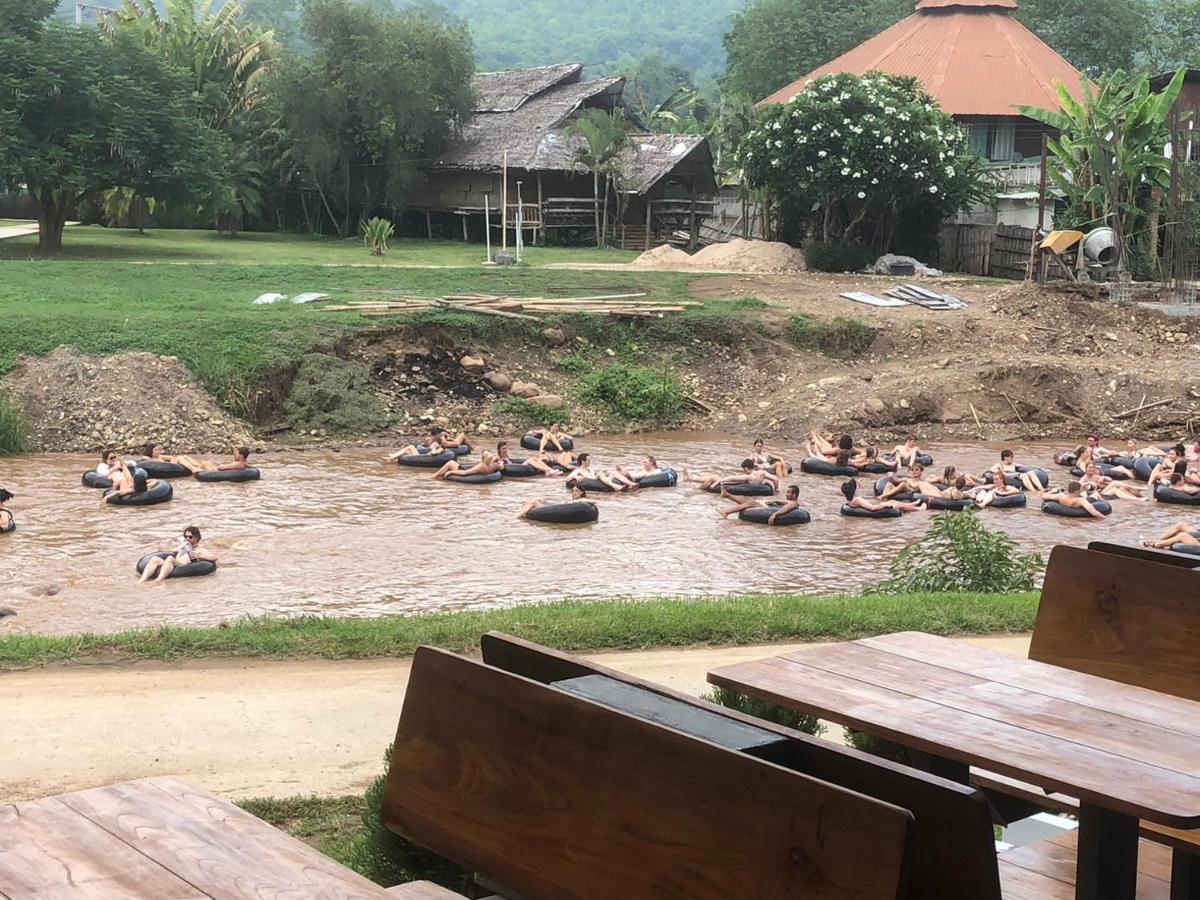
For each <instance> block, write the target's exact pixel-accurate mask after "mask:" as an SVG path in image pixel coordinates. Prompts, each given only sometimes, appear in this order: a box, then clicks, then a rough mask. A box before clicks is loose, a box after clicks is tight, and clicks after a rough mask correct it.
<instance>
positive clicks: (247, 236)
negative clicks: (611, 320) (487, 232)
mask: <svg viewBox="0 0 1200 900" xmlns="http://www.w3.org/2000/svg"><path fill="white" fill-rule="evenodd" d="M3 224H6V220H0V225H3ZM15 224H22V223H15ZM497 249H499V248H498V247H493V252H495V250H497ZM36 256H37V236H36V235H33V236H28V237H19V238H9V239H8V240H6V241H4V242H2V243H0V259H30V258H31V257H33V258H36ZM636 256H637V253H636V252H634V251H630V250H610V249H597V248H595V247H527V248H526V249H525V251H524V252H523V254H522V258H523V259H524V261H525V262H526V263H527V264H528V265H530V266H540V265H545V264H547V263H557V262H561V263H597V262H600V263H624V262H630V261H631V260H633V259H634V258H635V257H636ZM57 258H58V259H64V260H106V261H110V262H151V263H186V262H193V263H195V262H208V263H223V264H227V265H229V264H236V265H263V264H270V265H306V266H389V267H395V266H465V267H469V268H479V267H480V264H481V263H482V262H483V261H484V259H485V258H486V249H485V248H484V246H483V245H482V244H467V243H463V242H462V241H427V240H421V239H418V238H404V239H402V240H395V241H392V245H391V249H390V250H389V251H388V252H387V254H386V255H384V256H382V257H380V256H372V255H371V254H370V253H369V252H368V251H367V249H366V248H365V247H364V246H363V243H362V241H360V240H358V239H357V238H354V239H347V240H341V239H339V238H336V237H312V236H310V235H297V234H258V233H253V232H243V233H241V234H239V235H238V236H237V237H235V238H227V237H219V236H218V235H217V233H216V232H215V231H187V230H176V229H157V230H156V229H151V230H149V231H146V232H145V233H144V234H143V233H139V232H137V231H136V230H131V229H123V228H103V227H101V226H99V225H80V226H72V227H70V228H67V229H66V231H65V232H64V234H63V252H62V255H61V256H60V257H57Z"/></svg>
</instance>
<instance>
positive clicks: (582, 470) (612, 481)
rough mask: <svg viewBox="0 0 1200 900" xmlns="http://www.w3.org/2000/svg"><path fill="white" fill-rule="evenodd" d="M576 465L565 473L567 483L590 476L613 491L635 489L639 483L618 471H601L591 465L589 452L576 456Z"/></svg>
mask: <svg viewBox="0 0 1200 900" xmlns="http://www.w3.org/2000/svg"><path fill="white" fill-rule="evenodd" d="M576 461H577V465H576V467H575V468H574V469H572V470H571V471H570V472H569V473H567V484H575V483H576V482H577V481H582V480H583V479H585V478H590V479H592V480H594V481H599V482H600V483H601V484H604V485H607V486H608V487H609V488H611V489H612V490H614V491H617V492H620V491H636V490H637V489H638V487H640V485H639V484H638V483H637V482H636V481H634V480H633V479H632V478H627V477H625V476H624V475H621V474H620V473H619V472H618V473H617V474H615V475H612V474H609V473H607V472H601V471H600V470H599V469H597V468H595V467H593V466H592V456H591V454H590V453H580V454H579V456H578V457H577V458H576Z"/></svg>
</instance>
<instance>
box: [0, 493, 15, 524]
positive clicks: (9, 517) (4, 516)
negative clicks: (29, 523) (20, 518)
mask: <svg viewBox="0 0 1200 900" xmlns="http://www.w3.org/2000/svg"><path fill="white" fill-rule="evenodd" d="M12 498H13V493H12V491H9V490H6V489H5V488H0V531H8V529H9V528H11V527H12V523H13V514H12V512H11V511H10V510H8V509H6V508H5V506H4V504H6V503H7V502H8V501H9V500H11V499H12Z"/></svg>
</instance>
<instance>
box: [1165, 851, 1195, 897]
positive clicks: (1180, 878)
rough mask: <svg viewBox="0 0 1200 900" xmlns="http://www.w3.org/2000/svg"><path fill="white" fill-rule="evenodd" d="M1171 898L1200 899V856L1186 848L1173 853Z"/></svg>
mask: <svg viewBox="0 0 1200 900" xmlns="http://www.w3.org/2000/svg"><path fill="white" fill-rule="evenodd" d="M1171 900H1200V856H1196V855H1195V854H1194V853H1188V852H1186V851H1184V850H1176V851H1175V852H1174V853H1172V854H1171Z"/></svg>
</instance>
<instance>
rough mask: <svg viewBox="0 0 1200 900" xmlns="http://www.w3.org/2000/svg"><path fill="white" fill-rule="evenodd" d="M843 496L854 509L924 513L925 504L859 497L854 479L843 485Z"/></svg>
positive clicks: (849, 479)
mask: <svg viewBox="0 0 1200 900" xmlns="http://www.w3.org/2000/svg"><path fill="white" fill-rule="evenodd" d="M842 496H843V497H845V498H846V505H847V506H849V507H852V508H854V509H866V510H869V511H871V512H878V511H879V510H881V509H898V510H900V511H901V512H924V510H925V508H926V507H925V504H924V503H906V502H904V501H902V500H872V499H871V498H869V497H860V496H858V482H857V481H855V480H854V479H853V478H848V479H846V481H845V482H843V483H842Z"/></svg>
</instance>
